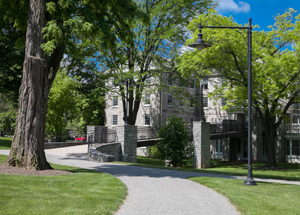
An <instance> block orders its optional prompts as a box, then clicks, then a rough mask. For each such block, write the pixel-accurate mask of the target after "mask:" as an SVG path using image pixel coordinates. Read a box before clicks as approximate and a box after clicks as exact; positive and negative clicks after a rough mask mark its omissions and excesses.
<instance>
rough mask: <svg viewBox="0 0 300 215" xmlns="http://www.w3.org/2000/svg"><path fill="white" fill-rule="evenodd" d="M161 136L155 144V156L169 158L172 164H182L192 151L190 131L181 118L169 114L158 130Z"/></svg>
mask: <svg viewBox="0 0 300 215" xmlns="http://www.w3.org/2000/svg"><path fill="white" fill-rule="evenodd" d="M158 137H160V138H161V140H160V141H158V142H157V143H156V145H155V147H156V148H157V152H156V156H158V157H160V158H161V159H166V160H169V162H170V164H171V165H173V166H175V167H176V166H178V165H184V164H186V160H187V159H188V156H189V155H190V153H191V152H192V151H193V149H192V148H191V147H190V146H189V141H190V133H189V129H188V126H187V124H186V123H185V121H184V120H183V119H182V118H178V117H175V116H173V115H172V116H171V117H169V118H168V120H167V122H166V124H164V125H163V126H162V128H161V129H160V130H159V132H158Z"/></svg>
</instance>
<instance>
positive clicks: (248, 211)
mask: <svg viewBox="0 0 300 215" xmlns="http://www.w3.org/2000/svg"><path fill="white" fill-rule="evenodd" d="M190 180H193V181H195V182H198V183H200V184H203V185H205V186H206V187H209V188H212V189H213V190H215V191H217V192H218V193H220V194H222V195H224V196H225V197H227V198H228V199H229V201H230V202H231V203H232V204H233V205H234V206H236V208H237V210H238V211H239V212H241V214H242V215H264V214H268V215H269V214H270V215H283V214H286V215H299V214H300V207H299V202H300V195H299V193H300V186H297V185H283V184H273V183H259V182H258V183H257V184H258V185H257V186H245V185H243V184H242V183H241V181H240V180H235V179H224V178H210V177H193V178H190Z"/></svg>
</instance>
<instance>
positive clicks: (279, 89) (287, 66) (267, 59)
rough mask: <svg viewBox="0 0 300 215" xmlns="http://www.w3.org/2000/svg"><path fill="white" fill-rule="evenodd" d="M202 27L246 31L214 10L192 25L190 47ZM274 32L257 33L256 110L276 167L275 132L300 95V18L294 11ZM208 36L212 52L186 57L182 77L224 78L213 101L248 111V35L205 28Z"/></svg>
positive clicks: (277, 21) (277, 23) (280, 17)
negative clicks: (211, 75) (223, 99)
mask: <svg viewBox="0 0 300 215" xmlns="http://www.w3.org/2000/svg"><path fill="white" fill-rule="evenodd" d="M200 21H201V22H202V25H204V26H243V25H239V24H237V23H236V22H234V21H233V17H231V16H230V17H224V16H221V15H217V14H216V12H215V11H212V10H211V11H210V12H209V13H208V14H203V15H200V16H198V17H197V18H195V19H193V20H192V22H191V23H190V25H189V29H190V30H192V31H193V32H194V34H193V39H190V40H189V41H188V42H187V43H188V44H189V43H192V41H194V40H195V39H196V37H197V34H198V25H199V22H200ZM254 21H255V20H254ZM245 25H246V24H245ZM258 27H259V26H255V28H258ZM269 28H270V31H253V40H252V42H253V58H252V62H253V67H252V76H253V94H252V99H253V108H254V109H255V111H257V113H258V115H259V117H260V119H261V122H262V124H263V127H264V129H265V131H266V135H267V140H268V151H269V152H270V153H268V156H269V161H268V163H269V165H271V166H272V165H276V161H275V149H274V144H275V141H274V138H275V137H274V133H275V130H276V128H278V126H279V125H280V124H281V122H282V120H283V119H284V117H285V115H286V112H287V110H288V108H289V107H290V106H291V104H292V103H293V102H294V101H295V100H296V99H297V98H298V94H299V91H300V87H299V74H300V64H299V62H300V52H299V51H300V48H299V45H300V43H299V41H300V34H299V28H300V15H297V14H296V11H295V10H294V9H289V10H288V11H287V12H285V13H284V14H282V15H278V16H276V17H275V23H274V25H271V26H269ZM202 33H203V35H204V40H205V41H206V42H208V43H210V44H212V47H211V48H208V49H205V50H204V51H201V52H198V51H188V52H186V53H184V55H183V56H182V57H181V59H180V65H179V69H180V71H181V72H182V73H183V74H184V75H186V76H188V75H190V74H192V73H197V74H199V75H203V73H204V74H212V73H217V74H219V75H220V77H223V78H224V80H223V83H224V84H223V85H219V86H218V87H217V88H216V90H215V91H214V93H213V94H212V95H211V96H213V97H215V98H220V97H224V98H226V99H227V101H228V105H227V106H226V108H227V109H229V108H241V107H242V108H243V107H244V108H245V107H247V82H248V78H247V77H248V65H247V31H245V30H232V29H210V28H204V29H203V31H202Z"/></svg>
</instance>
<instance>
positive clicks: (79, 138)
mask: <svg viewBox="0 0 300 215" xmlns="http://www.w3.org/2000/svg"><path fill="white" fill-rule="evenodd" d="M75 140H76V141H85V137H76V138H75Z"/></svg>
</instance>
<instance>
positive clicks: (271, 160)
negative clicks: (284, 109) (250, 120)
mask: <svg viewBox="0 0 300 215" xmlns="http://www.w3.org/2000/svg"><path fill="white" fill-rule="evenodd" d="M268 121H269V123H268V125H269V126H267V127H266V128H265V130H266V141H267V150H268V161H267V166H268V167H276V166H277V164H276V151H275V144H276V143H275V138H276V126H275V117H269V119H268Z"/></svg>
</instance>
